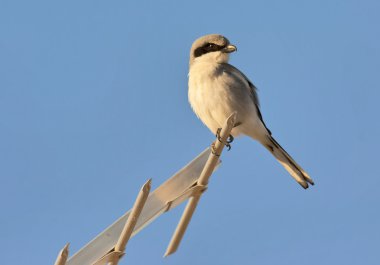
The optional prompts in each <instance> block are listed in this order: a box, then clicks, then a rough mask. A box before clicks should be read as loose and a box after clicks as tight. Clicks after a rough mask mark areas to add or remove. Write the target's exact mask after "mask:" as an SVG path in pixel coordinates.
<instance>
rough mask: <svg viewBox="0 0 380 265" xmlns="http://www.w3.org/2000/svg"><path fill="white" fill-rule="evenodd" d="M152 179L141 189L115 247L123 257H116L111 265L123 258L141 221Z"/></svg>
mask: <svg viewBox="0 0 380 265" xmlns="http://www.w3.org/2000/svg"><path fill="white" fill-rule="evenodd" d="M151 182H152V179H149V180H148V181H147V182H146V183H145V184H144V185H143V186H142V188H141V190H140V192H139V194H138V195H137V198H136V201H135V204H134V205H133V208H132V211H131V214H130V215H129V217H128V219H127V221H126V223H125V226H124V228H123V231H122V232H121V234H120V237H119V240H118V241H117V243H116V245H115V250H114V251H115V252H119V253H122V254H121V255H118V256H116V259H115V260H113V261H111V262H110V264H111V265H117V264H118V263H119V260H120V258H121V257H122V256H123V254H124V251H125V248H126V245H127V243H128V240H129V239H130V237H131V235H132V232H133V229H134V228H135V225H136V223H137V220H138V219H139V216H140V214H141V211H142V209H143V208H144V205H145V202H146V199H147V198H148V195H149V192H150V188H151Z"/></svg>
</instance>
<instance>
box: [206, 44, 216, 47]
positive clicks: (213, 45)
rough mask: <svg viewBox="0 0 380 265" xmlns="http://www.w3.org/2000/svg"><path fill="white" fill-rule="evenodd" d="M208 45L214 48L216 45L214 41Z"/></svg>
mask: <svg viewBox="0 0 380 265" xmlns="http://www.w3.org/2000/svg"><path fill="white" fill-rule="evenodd" d="M207 47H208V48H214V47H215V44H214V43H209V44H208V45H207Z"/></svg>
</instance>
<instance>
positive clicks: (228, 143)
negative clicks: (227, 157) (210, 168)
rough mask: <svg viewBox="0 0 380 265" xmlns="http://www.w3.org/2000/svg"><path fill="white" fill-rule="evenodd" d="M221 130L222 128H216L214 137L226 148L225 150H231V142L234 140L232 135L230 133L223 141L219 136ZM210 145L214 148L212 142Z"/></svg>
mask: <svg viewBox="0 0 380 265" xmlns="http://www.w3.org/2000/svg"><path fill="white" fill-rule="evenodd" d="M221 131H222V128H218V130H217V131H216V134H215V137H216V138H217V139H218V141H219V142H221V143H222V144H224V145H225V146H226V147H227V148H228V149H227V151H230V150H231V143H232V142H233V141H234V137H233V136H232V135H231V134H230V135H229V136H228V138H227V140H226V141H225V142H223V141H222V138H221V137H220V132H221ZM211 147H212V148H213V150H214V148H215V146H214V143H213V144H212V145H211Z"/></svg>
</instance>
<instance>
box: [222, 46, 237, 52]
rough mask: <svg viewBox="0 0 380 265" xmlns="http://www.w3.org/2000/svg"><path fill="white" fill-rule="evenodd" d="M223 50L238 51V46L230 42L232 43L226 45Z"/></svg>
mask: <svg viewBox="0 0 380 265" xmlns="http://www.w3.org/2000/svg"><path fill="white" fill-rule="evenodd" d="M222 51H223V52H225V53H231V52H236V51H237V48H236V46H235V45H232V44H230V45H228V46H226V47H225V48H224V49H223V50H222Z"/></svg>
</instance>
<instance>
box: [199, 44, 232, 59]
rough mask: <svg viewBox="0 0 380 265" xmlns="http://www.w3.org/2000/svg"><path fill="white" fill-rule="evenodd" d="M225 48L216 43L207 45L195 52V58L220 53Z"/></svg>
mask: <svg viewBox="0 0 380 265" xmlns="http://www.w3.org/2000/svg"><path fill="white" fill-rule="evenodd" d="M225 47H226V46H225V45H224V46H220V45H217V44H215V43H206V44H205V45H203V46H202V47H199V48H197V49H195V51H194V57H195V58H197V57H199V56H202V55H203V54H206V53H209V52H216V51H220V50H222V49H223V48H225Z"/></svg>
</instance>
